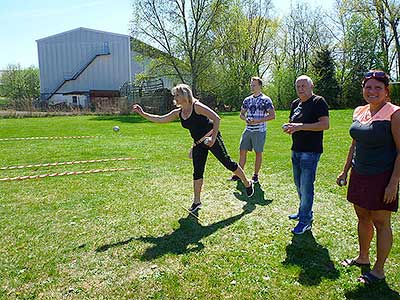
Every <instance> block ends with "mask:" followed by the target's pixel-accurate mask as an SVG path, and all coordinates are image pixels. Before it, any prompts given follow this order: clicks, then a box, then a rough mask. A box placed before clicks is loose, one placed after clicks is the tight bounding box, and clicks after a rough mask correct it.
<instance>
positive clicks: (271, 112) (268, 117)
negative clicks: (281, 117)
mask: <svg viewBox="0 0 400 300" xmlns="http://www.w3.org/2000/svg"><path fill="white" fill-rule="evenodd" d="M274 119H275V109H273V108H272V109H268V110H267V115H266V116H265V117H264V118H261V119H258V120H253V121H251V122H248V123H249V124H258V123H264V122H267V121H271V120H274Z"/></svg>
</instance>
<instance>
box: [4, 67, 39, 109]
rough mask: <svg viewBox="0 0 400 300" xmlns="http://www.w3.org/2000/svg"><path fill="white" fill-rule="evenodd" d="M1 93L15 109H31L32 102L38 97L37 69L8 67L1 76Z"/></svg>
mask: <svg viewBox="0 0 400 300" xmlns="http://www.w3.org/2000/svg"><path fill="white" fill-rule="evenodd" d="M1 82H2V85H3V93H4V96H5V97H6V98H8V99H9V100H10V101H12V103H13V104H14V107H15V108H16V109H31V106H32V103H33V101H34V100H36V99H37V98H39V96H40V81H39V69H38V68H35V67H33V66H32V67H29V68H27V69H22V68H21V66H20V65H19V64H17V65H8V67H7V70H6V71H5V72H4V73H3V74H2V76H1Z"/></svg>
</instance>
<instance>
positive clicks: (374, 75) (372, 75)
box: [364, 71, 388, 79]
mask: <svg viewBox="0 0 400 300" xmlns="http://www.w3.org/2000/svg"><path fill="white" fill-rule="evenodd" d="M364 78H365V79H370V78H380V79H387V78H388V76H387V75H386V73H385V72H382V71H377V72H367V73H365V74H364Z"/></svg>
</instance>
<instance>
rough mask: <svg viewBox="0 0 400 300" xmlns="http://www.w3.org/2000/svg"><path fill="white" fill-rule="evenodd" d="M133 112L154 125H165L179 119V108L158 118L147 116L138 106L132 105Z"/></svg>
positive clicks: (157, 116) (156, 116)
mask: <svg viewBox="0 0 400 300" xmlns="http://www.w3.org/2000/svg"><path fill="white" fill-rule="evenodd" d="M133 111H134V112H136V113H138V114H139V115H141V116H142V117H143V118H145V119H147V120H149V121H151V122H154V123H167V122H171V121H174V120H176V119H177V118H179V108H177V109H174V110H172V111H170V112H169V113H167V114H165V115H162V116H159V115H153V114H149V113H147V112H145V111H144V110H143V108H142V107H141V106H140V105H138V104H134V105H133Z"/></svg>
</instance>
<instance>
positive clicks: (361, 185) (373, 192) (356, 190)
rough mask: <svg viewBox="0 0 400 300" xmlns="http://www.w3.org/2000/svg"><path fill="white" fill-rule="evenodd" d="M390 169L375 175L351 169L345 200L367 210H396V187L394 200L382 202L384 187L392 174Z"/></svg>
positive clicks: (397, 199)
mask: <svg viewBox="0 0 400 300" xmlns="http://www.w3.org/2000/svg"><path fill="white" fill-rule="evenodd" d="M392 172H393V171H392V170H390V171H386V172H383V173H380V174H376V175H361V174H359V173H357V172H356V171H355V170H354V169H352V170H351V174H350V179H349V188H348V190H347V200H349V201H350V202H351V203H353V204H355V205H357V206H360V207H362V208H365V209H369V210H389V211H397V209H398V207H399V193H398V188H397V196H396V200H395V201H393V202H391V203H384V202H383V199H384V196H385V188H386V186H387V185H388V183H389V181H390V178H391V176H392Z"/></svg>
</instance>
